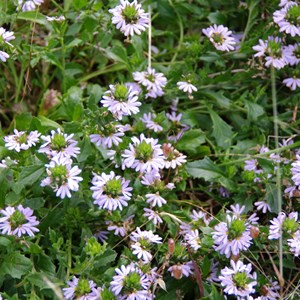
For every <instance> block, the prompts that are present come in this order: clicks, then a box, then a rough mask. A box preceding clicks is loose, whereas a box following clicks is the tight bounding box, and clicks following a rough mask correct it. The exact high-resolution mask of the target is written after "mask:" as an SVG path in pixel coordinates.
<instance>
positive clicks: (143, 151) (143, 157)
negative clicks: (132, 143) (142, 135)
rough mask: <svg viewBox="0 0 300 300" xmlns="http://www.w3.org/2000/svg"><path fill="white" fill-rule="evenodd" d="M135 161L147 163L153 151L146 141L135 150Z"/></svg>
mask: <svg viewBox="0 0 300 300" xmlns="http://www.w3.org/2000/svg"><path fill="white" fill-rule="evenodd" d="M135 154H136V155H135V156H136V159H138V160H140V161H143V162H146V161H148V160H149V159H150V158H151V157H152V154H153V149H152V146H151V144H148V143H147V142H146V141H142V142H141V143H140V144H139V145H137V146H136V149H135Z"/></svg>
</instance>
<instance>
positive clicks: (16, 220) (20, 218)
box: [10, 210, 27, 229]
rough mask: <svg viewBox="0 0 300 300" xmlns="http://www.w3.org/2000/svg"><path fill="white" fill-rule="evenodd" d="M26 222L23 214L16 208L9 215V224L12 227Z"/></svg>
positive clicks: (14, 227)
mask: <svg viewBox="0 0 300 300" xmlns="http://www.w3.org/2000/svg"><path fill="white" fill-rule="evenodd" d="M26 222H27V220H26V218H25V216H24V214H23V213H22V212H20V211H19V210H16V211H15V212H14V213H13V214H12V215H11V217H10V225H11V228H12V229H16V228H18V227H19V226H21V225H22V224H25V223H26Z"/></svg>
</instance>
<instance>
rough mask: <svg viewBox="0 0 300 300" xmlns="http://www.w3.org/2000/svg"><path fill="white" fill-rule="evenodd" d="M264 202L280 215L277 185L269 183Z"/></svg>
mask: <svg viewBox="0 0 300 300" xmlns="http://www.w3.org/2000/svg"><path fill="white" fill-rule="evenodd" d="M264 200H265V201H266V202H267V203H268V204H269V205H270V207H271V210H272V212H274V213H277V214H278V213H279V207H278V188H277V186H276V184H272V183H268V184H267V187H266V195H265V198H264Z"/></svg>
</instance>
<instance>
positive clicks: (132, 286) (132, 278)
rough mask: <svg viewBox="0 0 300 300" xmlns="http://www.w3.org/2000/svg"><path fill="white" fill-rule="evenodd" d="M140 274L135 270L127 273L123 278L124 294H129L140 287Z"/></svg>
mask: <svg viewBox="0 0 300 300" xmlns="http://www.w3.org/2000/svg"><path fill="white" fill-rule="evenodd" d="M140 282H141V276H140V275H139V274H138V273H137V272H133V273H130V274H128V276H126V277H125V278H124V281H123V286H124V291H125V293H126V294H131V293H132V292H135V291H138V290H140V289H142V286H141V283H140Z"/></svg>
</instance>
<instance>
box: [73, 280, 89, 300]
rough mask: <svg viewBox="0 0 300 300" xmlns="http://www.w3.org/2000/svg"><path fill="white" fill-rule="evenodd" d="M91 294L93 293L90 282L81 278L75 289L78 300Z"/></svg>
mask: <svg viewBox="0 0 300 300" xmlns="http://www.w3.org/2000/svg"><path fill="white" fill-rule="evenodd" d="M90 292H91V288H90V284H89V281H88V280H87V279H81V278H80V279H79V281H78V284H77V286H76V288H75V295H76V299H78V297H81V296H84V295H86V294H89V293H90Z"/></svg>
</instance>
